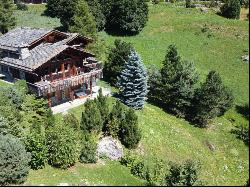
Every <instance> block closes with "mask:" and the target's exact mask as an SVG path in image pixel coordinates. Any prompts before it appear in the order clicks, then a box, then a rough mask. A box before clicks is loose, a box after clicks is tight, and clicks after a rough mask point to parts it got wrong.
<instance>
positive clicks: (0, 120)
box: [0, 116, 9, 135]
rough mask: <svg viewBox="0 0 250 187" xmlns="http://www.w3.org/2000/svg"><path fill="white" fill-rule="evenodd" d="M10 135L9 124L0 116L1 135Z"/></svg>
mask: <svg viewBox="0 0 250 187" xmlns="http://www.w3.org/2000/svg"><path fill="white" fill-rule="evenodd" d="M6 134H9V122H8V121H7V120H6V119H5V118H4V117H2V116H0V135H6Z"/></svg>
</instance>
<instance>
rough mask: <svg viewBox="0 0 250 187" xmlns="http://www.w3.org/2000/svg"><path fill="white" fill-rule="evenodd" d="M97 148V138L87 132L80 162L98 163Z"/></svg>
mask: <svg viewBox="0 0 250 187" xmlns="http://www.w3.org/2000/svg"><path fill="white" fill-rule="evenodd" d="M96 149H97V143H96V141H95V139H94V138H93V137H92V136H91V135H89V134H86V135H85V137H84V140H83V142H82V149H81V153H80V162H82V163H96V162H97V156H96Z"/></svg>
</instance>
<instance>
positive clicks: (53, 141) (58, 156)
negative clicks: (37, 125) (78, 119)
mask: <svg viewBox="0 0 250 187" xmlns="http://www.w3.org/2000/svg"><path fill="white" fill-rule="evenodd" d="M77 144H78V136H76V133H75V131H74V129H73V128H71V127H69V126H66V125H61V124H56V125H55V126H52V127H49V128H48V130H47V133H46V145H47V148H48V161H49V164H51V165H53V166H55V167H60V168H67V167H69V166H72V165H73V164H74V163H75V162H76V160H77V158H78V157H79V150H78V145H77Z"/></svg>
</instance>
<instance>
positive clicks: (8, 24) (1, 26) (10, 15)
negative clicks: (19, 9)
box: [0, 0, 16, 34]
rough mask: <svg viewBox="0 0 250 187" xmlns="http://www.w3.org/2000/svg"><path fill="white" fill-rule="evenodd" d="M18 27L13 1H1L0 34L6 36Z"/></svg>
mask: <svg viewBox="0 0 250 187" xmlns="http://www.w3.org/2000/svg"><path fill="white" fill-rule="evenodd" d="M15 25H16V19H15V17H14V4H13V1H12V0H0V32H1V33H2V34H5V33H7V32H8V31H9V29H10V28H13V27H14V26H15Z"/></svg>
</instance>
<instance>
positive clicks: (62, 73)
mask: <svg viewBox="0 0 250 187" xmlns="http://www.w3.org/2000/svg"><path fill="white" fill-rule="evenodd" d="M32 32H33V31H32ZM20 40H21V39H20ZM90 41H91V40H90V39H88V38H84V37H81V36H79V35H76V34H75V33H74V34H72V35H67V34H65V33H61V32H59V31H49V32H48V33H45V34H44V35H43V36H42V37H37V38H35V39H34V40H33V41H31V42H30V43H29V45H27V46H26V48H27V49H28V50H19V51H24V53H27V54H24V57H25V58H24V59H22V57H21V56H20V53H19V57H18V59H16V63H13V61H14V60H13V59H11V60H10V58H16V57H14V56H15V55H14V56H11V55H10V53H12V52H10V51H6V49H5V47H6V46H7V45H5V43H4V40H3V41H2V43H3V46H2V59H0V73H1V72H2V74H5V75H6V76H7V77H8V78H9V79H12V80H17V79H24V80H26V81H27V83H28V87H29V89H30V91H32V92H34V93H36V94H37V95H38V96H39V97H44V98H47V99H48V104H49V106H54V105H57V104H60V103H63V102H65V101H69V100H74V99H76V98H82V97H88V96H89V95H91V94H92V87H93V86H95V84H96V80H97V79H99V78H101V77H102V65H101V63H100V62H98V61H97V60H96V59H95V58H94V55H93V54H91V53H89V52H86V51H85V50H84V47H85V46H86V45H87V44H88V43H89V42H90ZM22 43H23V42H22ZM0 50H1V38H0ZM14 62H15V61H14ZM22 64H25V66H26V67H23V65H22Z"/></svg>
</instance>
